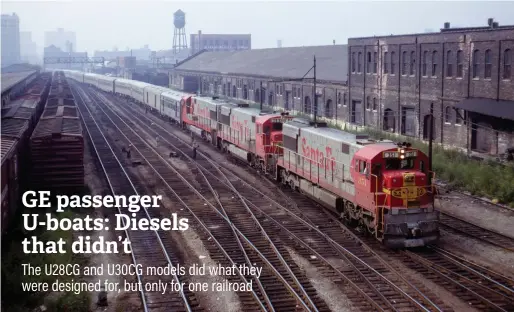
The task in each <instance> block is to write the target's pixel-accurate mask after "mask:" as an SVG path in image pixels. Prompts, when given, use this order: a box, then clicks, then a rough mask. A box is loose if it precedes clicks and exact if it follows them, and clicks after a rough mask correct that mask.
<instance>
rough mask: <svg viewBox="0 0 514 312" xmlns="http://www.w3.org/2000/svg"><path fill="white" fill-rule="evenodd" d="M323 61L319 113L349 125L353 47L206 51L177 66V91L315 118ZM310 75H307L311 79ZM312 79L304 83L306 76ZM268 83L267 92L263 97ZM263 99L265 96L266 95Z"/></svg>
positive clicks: (172, 79) (173, 76) (173, 75)
mask: <svg viewBox="0 0 514 312" xmlns="http://www.w3.org/2000/svg"><path fill="white" fill-rule="evenodd" d="M314 55H316V58H317V66H316V67H317V73H316V74H317V86H316V89H317V92H316V93H317V96H318V114H319V115H320V116H326V117H328V118H334V119H338V120H346V119H344V118H346V116H347V114H348V112H347V111H346V109H347V105H346V98H347V92H348V88H347V84H346V80H347V77H348V71H347V61H346V59H347V46H346V45H332V46H315V47H294V48H280V49H256V50H244V51H235V52H210V51H205V52H202V53H199V54H198V55H196V56H194V57H192V58H189V59H187V60H185V61H183V62H182V63H179V64H178V66H177V67H175V68H174V69H173V71H172V73H171V75H170V84H171V87H174V88H178V89H182V90H185V91H188V92H197V91H199V92H200V93H203V94H218V95H224V96H227V97H231V98H236V99H241V100H248V101H253V102H257V103H260V101H261V98H262V100H263V103H264V105H267V106H274V107H281V108H284V109H286V110H290V111H301V112H306V113H312V110H313V107H314V105H313V104H314V101H313V97H314V92H313V82H312V79H308V78H312V77H313V76H312V74H313V72H312V71H310V73H309V74H307V72H308V71H309V69H311V68H312V66H313V57H314ZM306 74H307V75H306ZM304 76H305V78H307V79H303V80H300V79H301V78H302V77H304ZM261 83H262V87H263V90H262V93H260V92H259V89H260V85H261ZM261 94H262V96H261Z"/></svg>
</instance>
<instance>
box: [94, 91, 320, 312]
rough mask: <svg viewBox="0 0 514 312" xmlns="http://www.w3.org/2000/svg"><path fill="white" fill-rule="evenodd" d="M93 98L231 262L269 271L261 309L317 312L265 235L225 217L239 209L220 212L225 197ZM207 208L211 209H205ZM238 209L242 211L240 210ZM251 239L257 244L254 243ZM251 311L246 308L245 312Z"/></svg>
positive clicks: (261, 288)
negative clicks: (191, 177)
mask: <svg viewBox="0 0 514 312" xmlns="http://www.w3.org/2000/svg"><path fill="white" fill-rule="evenodd" d="M92 97H93V98H95V102H96V105H97V107H98V108H99V109H100V110H101V111H102V112H103V113H104V114H105V116H107V118H108V119H109V120H110V121H111V122H112V124H113V125H115V126H116V128H117V129H118V130H119V131H120V133H122V134H123V136H125V137H126V139H127V140H128V141H130V142H131V144H132V146H133V147H134V148H135V149H136V151H137V152H138V153H139V154H140V155H141V157H142V159H144V160H145V161H146V162H147V163H148V165H149V166H150V167H151V168H152V169H153V170H154V172H155V173H156V174H157V175H158V176H159V177H160V178H161V179H162V181H163V182H164V183H165V185H166V186H167V187H168V188H169V189H170V190H174V191H173V192H174V193H175V195H176V196H177V197H178V198H179V199H180V201H181V202H182V203H183V204H184V206H185V207H186V208H188V209H190V212H191V213H192V214H194V217H195V218H196V219H197V221H199V222H201V223H202V224H204V225H205V226H204V229H205V230H207V231H208V232H209V233H210V235H211V237H213V238H215V239H217V241H218V242H219V244H220V245H221V246H222V248H223V249H224V251H225V254H226V255H230V256H231V257H233V256H234V260H233V261H232V262H233V263H234V264H242V263H245V262H246V263H249V264H253V265H256V264H261V265H263V267H267V270H266V271H263V275H262V276H261V278H260V279H259V281H256V284H257V285H258V286H259V287H258V288H259V289H258V290H256V291H254V295H255V296H254V297H255V298H256V299H258V301H259V303H260V304H261V306H260V308H263V309H264V310H266V308H264V305H265V306H266V307H267V308H268V309H269V310H271V311H275V309H276V310H277V311H298V310H302V309H303V310H305V311H318V309H317V306H316V305H314V304H312V302H309V301H310V296H309V295H308V294H306V293H305V290H302V287H300V286H301V285H300V286H299V287H297V289H293V288H292V287H291V286H290V285H294V284H297V283H296V282H295V281H294V279H295V278H294V274H291V272H287V271H290V270H291V269H290V268H289V265H288V264H287V263H285V261H283V260H282V261H277V258H279V256H278V255H277V254H276V253H275V252H274V251H273V248H270V246H269V245H268V246H266V244H265V242H264V241H263V240H262V233H261V234H257V233H256V232H255V226H254V225H250V224H243V223H241V222H242V221H241V220H239V222H240V223H239V224H238V226H235V223H233V222H232V221H231V220H230V219H229V218H228V217H227V216H226V215H224V213H227V210H233V211H234V210H236V208H237V206H233V207H230V205H229V204H223V206H222V207H220V208H222V209H221V210H218V209H217V207H216V206H214V205H213V202H216V201H218V203H219V200H220V198H221V197H222V196H220V195H222V194H217V196H216V197H217V199H216V198H214V197H212V198H211V200H209V198H206V194H205V192H204V191H205V190H204V189H201V188H199V187H197V186H194V185H193V184H191V183H190V181H188V179H187V178H185V177H184V176H182V174H181V173H180V172H179V171H177V170H175V169H173V167H172V166H171V165H170V164H169V163H168V162H167V161H166V160H165V159H164V158H163V157H162V156H160V155H159V154H158V152H157V150H156V149H155V148H153V147H152V146H151V145H149V144H148V143H147V142H145V140H144V139H143V138H142V137H141V136H140V135H139V134H137V133H136V132H135V131H133V129H134V128H135V125H134V124H132V122H130V121H126V120H125V119H122V118H121V117H120V116H119V115H117V114H116V113H115V112H114V111H112V110H110V108H109V107H108V106H107V105H106V104H105V103H103V100H102V99H101V98H100V97H97V95H94V94H92ZM100 103H102V104H100ZM232 204H234V203H232ZM205 206H209V207H207V208H206V207H205ZM239 206H240V204H239ZM226 208H229V209H226ZM237 210H240V208H238V209H237ZM227 214H228V213H227ZM246 221H247V220H246ZM250 226H251V227H253V229H252V231H253V232H250V233H247V232H245V233H242V232H241V230H240V229H239V227H245V228H246V229H248V228H249V227H250ZM234 234H237V235H234ZM247 234H249V235H247ZM252 239H255V240H257V241H256V242H255V241H253V240H252ZM241 242H244V244H245V246H242V244H241ZM241 247H243V248H241ZM250 258H251V261H250ZM270 258H271V259H270ZM236 261H237V262H236ZM280 262H282V263H280ZM284 264H285V265H284ZM286 273H289V274H286ZM284 275H285V276H284ZM261 283H262V286H261ZM297 292H299V293H300V294H298V293H297ZM248 308H249V309H251V308H255V303H254V305H253V307H251V306H249V307H248ZM249 309H245V311H247V310H249Z"/></svg>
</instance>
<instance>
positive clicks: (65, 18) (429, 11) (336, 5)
mask: <svg viewBox="0 0 514 312" xmlns="http://www.w3.org/2000/svg"><path fill="white" fill-rule="evenodd" d="M141 3H142V2H133V1H128V2H124V4H123V6H120V5H119V2H116V1H105V2H102V6H101V7H99V6H98V5H96V4H98V2H95V1H87V2H85V1H67V2H46V1H43V2H21V1H5V2H3V3H2V6H3V8H2V10H3V12H4V13H7V14H11V13H12V12H16V13H17V14H18V16H19V17H20V31H30V32H32V34H33V35H32V37H33V40H34V41H35V42H36V44H37V46H38V53H39V54H41V53H42V51H43V48H44V33H45V32H46V31H50V30H55V29H58V28H64V29H66V30H69V31H73V32H75V33H76V36H77V43H76V47H77V49H76V51H87V52H88V54H91V55H92V54H93V53H94V51H97V50H99V51H104V50H111V49H112V47H113V46H119V47H130V48H140V47H143V46H144V45H149V46H150V48H151V49H152V50H154V51H160V50H169V49H171V48H172V45H173V30H174V27H173V12H175V11H176V10H178V9H181V10H183V11H184V12H185V14H186V26H185V29H186V35H187V37H188V38H189V35H191V34H195V33H197V32H198V30H201V31H202V32H203V33H218V34H231V33H247V34H251V35H252V48H257V49H259V48H271V47H276V45H277V40H278V39H280V40H282V41H283V43H284V44H283V45H284V46H309V45H331V44H333V41H334V40H335V42H336V44H345V43H346V42H347V39H348V38H351V37H361V36H374V35H377V36H378V35H389V34H404V33H405V34H407V33H423V32H425V30H426V29H434V30H435V31H438V30H439V29H440V28H442V27H443V24H444V22H450V23H452V25H453V24H455V25H457V24H458V25H463V26H483V25H485V24H486V21H487V18H489V17H493V18H494V19H495V20H496V21H498V22H499V23H500V24H501V25H506V24H514V16H512V15H511V14H510V13H508V12H512V11H514V2H487V3H486V2H437V5H433V3H430V2H416V1H414V2H366V1H363V2H345V1H340V2H326V3H323V5H320V2H295V3H294V6H291V2H274V1H268V2H230V3H226V2H186V3H172V2H167V1H158V2H145V5H144V6H143V5H141ZM63 11H65V12H67V14H55V12H63ZM349 11H354V12H363V13H364V12H366V14H343V15H341V12H349ZM412 12H423V18H418V17H417V15H418V14H411V13H412ZM456 12H457V13H456ZM220 16H223V18H220ZM264 16H265V17H266V18H265V21H266V23H263V22H262V21H263V17H264ZM341 16H345V18H341ZM354 16H355V17H354ZM356 16H360V17H356ZM362 16H365V17H366V16H367V18H362ZM89 17H94V20H95V23H91V21H90V18H89ZM286 17H287V18H286ZM295 17H297V18H295ZM369 21H373V22H369ZM102 24H105V25H109V27H106V28H103V29H102V31H101V32H97V31H96V30H95V29H98V25H102ZM93 26H94V27H93Z"/></svg>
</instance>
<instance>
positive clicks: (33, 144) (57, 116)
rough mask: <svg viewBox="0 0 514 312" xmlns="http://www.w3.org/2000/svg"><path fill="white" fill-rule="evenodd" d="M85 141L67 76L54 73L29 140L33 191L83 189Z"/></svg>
mask: <svg viewBox="0 0 514 312" xmlns="http://www.w3.org/2000/svg"><path fill="white" fill-rule="evenodd" d="M83 154H84V138H83V134H82V126H81V122H80V119H79V114H78V111H77V108H76V104H75V101H74V98H73V94H72V93H71V89H70V87H69V85H68V83H67V81H66V79H65V77H64V73H62V72H55V73H54V79H53V80H52V85H51V88H50V94H49V96H48V100H47V104H46V107H45V110H44V112H43V114H42V116H41V119H40V120H39V122H38V124H37V126H36V128H35V130H34V133H33V134H32V136H31V138H30V155H31V163H32V170H31V174H32V179H31V182H32V183H33V185H34V188H38V189H43V188H44V189H56V190H59V191H64V190H69V189H73V190H75V189H76V188H80V187H82V186H83V185H84V155H83Z"/></svg>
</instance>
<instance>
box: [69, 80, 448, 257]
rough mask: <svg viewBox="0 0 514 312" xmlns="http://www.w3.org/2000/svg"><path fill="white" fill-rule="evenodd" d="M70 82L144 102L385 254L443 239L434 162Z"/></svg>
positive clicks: (115, 84)
mask: <svg viewBox="0 0 514 312" xmlns="http://www.w3.org/2000/svg"><path fill="white" fill-rule="evenodd" d="M66 73H67V75H68V77H70V78H71V79H75V80H77V81H80V82H83V83H88V84H90V85H93V86H95V87H97V88H99V89H101V90H103V91H107V92H112V93H115V94H119V95H121V96H124V97H127V98H130V99H131V100H133V101H136V102H139V103H141V104H142V105H144V106H145V107H147V108H148V109H150V110H154V111H157V112H158V113H159V114H160V115H161V116H163V117H166V118H167V119H169V120H171V121H173V122H174V123H176V124H179V125H181V126H182V127H183V128H187V129H189V130H190V131H191V132H193V133H196V134H197V135H198V136H201V137H202V138H204V139H205V140H208V141H209V142H211V143H212V144H214V145H216V146H218V148H220V149H222V150H223V151H225V152H227V153H230V154H231V155H233V156H235V157H238V158H240V159H242V160H243V161H245V162H247V163H248V164H250V165H251V166H253V167H255V168H257V169H259V170H262V171H263V172H265V173H266V174H268V175H270V176H272V177H273V178H274V179H276V180H277V181H279V182H280V183H283V184H285V185H288V186H290V187H291V188H292V189H294V190H298V191H300V192H301V193H303V194H305V195H307V196H309V197H311V198H313V199H314V200H316V201H317V202H319V203H320V204H322V205H323V206H325V207H326V208H328V209H330V210H332V211H334V212H335V213H337V214H338V215H340V216H341V217H342V218H343V219H345V220H346V221H347V222H348V223H351V224H356V225H360V226H362V227H364V228H365V229H366V230H367V232H369V233H370V234H372V235H374V236H375V237H376V238H377V239H378V240H380V241H382V242H383V243H384V244H385V245H386V246H389V247H393V248H397V247H400V248H402V247H418V246H425V245H429V244H433V243H436V242H437V241H438V239H439V222H438V221H439V213H438V211H436V210H435V209H434V192H433V190H434V187H433V185H431V182H430V181H433V179H431V174H432V173H431V172H430V171H429V170H428V157H427V156H426V155H425V154H424V153H423V152H421V151H420V150H417V149H413V148H411V147H410V146H409V145H406V144H395V143H393V142H391V141H383V140H379V141H376V140H371V139H369V138H368V137H367V136H363V135H355V134H351V133H347V132H344V131H340V130H336V129H333V128H329V127H327V125H326V124H325V123H316V124H314V123H313V122H311V121H308V120H305V119H299V118H294V117H292V116H289V115H288V114H287V113H269V112H264V111H260V110H259V109H255V108H251V107H249V106H248V104H233V103H228V102H225V101H221V100H218V99H215V98H211V97H202V96H196V95H193V94H187V93H183V92H179V91H174V90H171V89H167V88H163V87H157V86H153V85H150V84H146V83H142V82H138V81H132V80H126V79H118V78H114V77H106V76H102V75H95V74H84V73H80V72H73V71H66Z"/></svg>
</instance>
